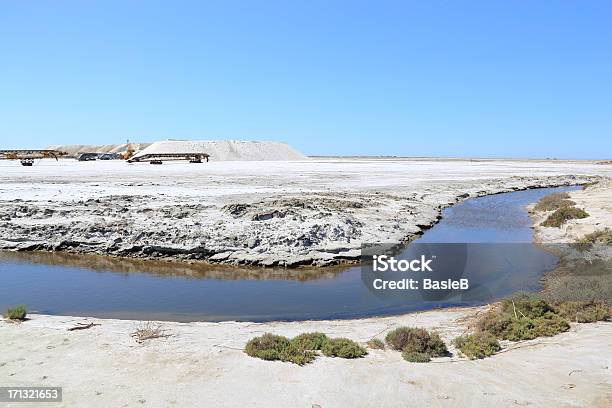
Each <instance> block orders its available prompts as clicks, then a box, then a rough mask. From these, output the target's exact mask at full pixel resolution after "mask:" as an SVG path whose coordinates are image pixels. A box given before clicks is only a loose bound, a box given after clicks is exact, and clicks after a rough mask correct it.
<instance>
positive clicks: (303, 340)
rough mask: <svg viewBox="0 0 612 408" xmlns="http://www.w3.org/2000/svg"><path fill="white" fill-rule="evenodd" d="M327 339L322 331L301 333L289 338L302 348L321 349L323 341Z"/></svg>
mask: <svg viewBox="0 0 612 408" xmlns="http://www.w3.org/2000/svg"><path fill="white" fill-rule="evenodd" d="M326 340H327V336H326V335H325V334H324V333H318V332H313V333H302V334H300V335H299V336H296V337H294V338H293V339H291V343H292V344H295V345H296V346H298V347H300V348H302V350H321V347H322V346H323V343H325V341H326Z"/></svg>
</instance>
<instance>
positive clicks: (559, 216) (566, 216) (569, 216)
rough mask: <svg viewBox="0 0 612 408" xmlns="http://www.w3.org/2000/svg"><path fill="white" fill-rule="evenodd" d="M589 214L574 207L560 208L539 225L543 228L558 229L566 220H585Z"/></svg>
mask: <svg viewBox="0 0 612 408" xmlns="http://www.w3.org/2000/svg"><path fill="white" fill-rule="evenodd" d="M588 216H589V213H587V212H586V211H584V210H583V209H581V208H576V207H562V208H559V209H558V210H556V211H555V212H554V213H552V214H550V215H549V216H548V218H546V220H544V222H543V223H542V224H541V225H542V226H543V227H556V228H559V227H560V226H561V225H563V224H565V222H566V221H568V220H575V219H581V218H586V217H588Z"/></svg>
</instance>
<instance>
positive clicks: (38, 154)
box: [0, 149, 68, 166]
mask: <svg viewBox="0 0 612 408" xmlns="http://www.w3.org/2000/svg"><path fill="white" fill-rule="evenodd" d="M67 154H68V153H66V152H60V151H59V150H45V149H43V150H40V149H32V150H0V160H20V161H21V165H22V166H32V165H33V164H34V160H36V159H48V158H51V159H55V160H57V159H58V158H59V157H62V156H65V155H67Z"/></svg>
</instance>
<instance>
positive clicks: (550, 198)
mask: <svg viewBox="0 0 612 408" xmlns="http://www.w3.org/2000/svg"><path fill="white" fill-rule="evenodd" d="M569 198H570V195H569V194H568V193H553V194H550V195H547V196H546V197H542V198H541V199H540V201H538V203H537V204H536V205H535V206H534V207H533V209H534V210H535V211H554V210H558V209H559V208H564V207H571V206H573V205H576V203H575V202H573V201H571V200H569Z"/></svg>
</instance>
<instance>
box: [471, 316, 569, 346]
mask: <svg viewBox="0 0 612 408" xmlns="http://www.w3.org/2000/svg"><path fill="white" fill-rule="evenodd" d="M478 329H479V330H480V331H481V332H489V333H491V334H492V335H494V336H495V337H497V338H498V339H503V340H512V341H519V340H532V339H535V338H537V337H549V336H554V335H555V334H559V333H562V332H565V331H567V330H569V323H568V322H567V320H566V319H564V318H563V317H561V316H559V315H558V314H556V313H554V312H546V313H545V314H544V315H543V316H540V317H523V316H520V317H516V316H514V315H510V314H507V313H502V312H492V313H488V314H487V315H485V316H484V317H483V318H482V319H481V320H480V321H479V322H478Z"/></svg>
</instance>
